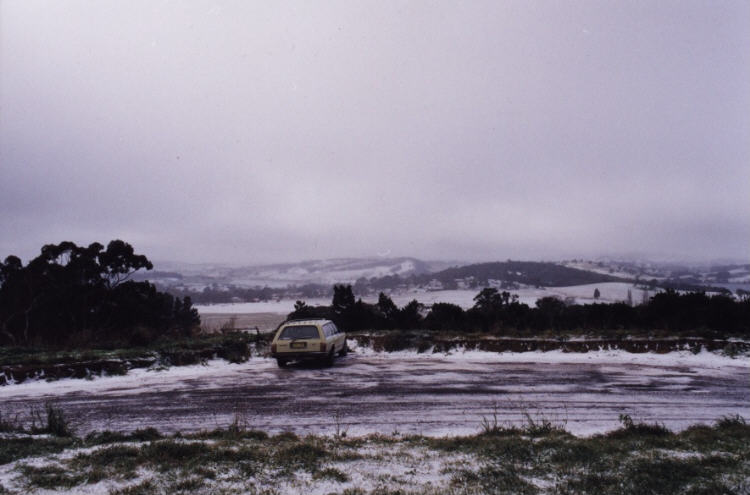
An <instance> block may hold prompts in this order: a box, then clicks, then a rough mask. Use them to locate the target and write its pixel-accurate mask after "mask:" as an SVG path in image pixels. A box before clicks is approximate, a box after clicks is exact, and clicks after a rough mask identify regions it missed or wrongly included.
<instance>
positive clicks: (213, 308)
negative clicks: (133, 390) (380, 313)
mask: <svg viewBox="0 0 750 495" xmlns="http://www.w3.org/2000/svg"><path fill="white" fill-rule="evenodd" d="M596 289H599V292H600V296H599V299H594V291H595V290H596ZM479 291H480V289H457V290H439V291H428V290H425V289H414V290H409V291H404V292H394V293H392V294H390V296H391V299H393V302H394V303H396V305H398V306H405V305H406V304H408V303H409V302H410V301H412V300H413V299H416V300H417V301H419V302H420V303H422V304H426V305H431V304H434V303H436V302H445V303H452V304H456V305H458V306H461V307H462V308H464V309H469V308H471V307H472V306H473V305H474V297H476V295H477V294H478V293H479ZM628 291H630V294H631V299H632V301H633V303H635V304H640V303H641V302H642V301H643V298H644V292H645V293H646V297H650V296H653V295H654V294H655V291H644V290H642V289H639V288H637V287H634V286H633V285H632V284H630V283H627V282H606V283H601V284H587V285H575V286H570V287H547V288H523V289H517V290H509V291H508V292H510V293H511V294H516V295H518V297H519V301H520V302H522V303H525V304H528V305H529V306H534V304H535V303H536V301H537V299H540V298H542V297H548V296H554V297H559V298H561V299H563V300H565V299H568V298H573V299H574V300H575V303H577V304H592V303H595V302H601V303H612V302H621V301H627V299H628ZM362 300H363V301H365V302H368V303H373V304H374V303H376V302H377V301H378V297H377V295H373V296H368V297H364V298H362ZM304 301H305V302H306V303H307V304H308V305H309V306H325V305H329V304H331V299H330V298H310V299H304ZM295 302H296V301H295V300H294V299H281V300H273V301H259V302H249V303H225V304H206V305H196V306H195V307H196V308H197V309H198V312H199V313H201V314H216V313H225V314H243V313H278V314H288V313H291V312H292V311H294V303H295Z"/></svg>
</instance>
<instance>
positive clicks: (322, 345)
mask: <svg viewBox="0 0 750 495" xmlns="http://www.w3.org/2000/svg"><path fill="white" fill-rule="evenodd" d="M320 352H326V343H325V342H321V343H320Z"/></svg>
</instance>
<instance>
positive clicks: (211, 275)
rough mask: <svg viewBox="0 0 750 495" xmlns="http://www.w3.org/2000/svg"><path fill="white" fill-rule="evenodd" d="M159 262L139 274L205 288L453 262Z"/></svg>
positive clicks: (313, 280) (318, 279) (397, 271)
mask: <svg viewBox="0 0 750 495" xmlns="http://www.w3.org/2000/svg"><path fill="white" fill-rule="evenodd" d="M158 266H159V270H162V271H153V272H144V273H139V274H137V277H138V278H142V279H149V280H151V281H152V282H154V283H159V284H162V285H165V286H172V287H174V286H178V287H182V288H185V289H191V290H202V289H203V288H204V287H208V286H223V287H229V286H234V287H241V288H252V287H271V288H284V287H289V286H304V285H309V284H315V285H322V286H326V287H329V288H330V286H331V285H333V284H335V283H350V284H351V283H354V282H355V281H357V280H359V279H368V280H369V279H372V278H381V277H388V276H389V277H411V276H416V275H422V274H426V273H429V272H433V271H436V270H440V269H443V268H445V267H446V266H450V265H449V264H448V263H445V262H427V261H422V260H419V259H416V258H410V257H401V258H338V259H327V260H312V261H302V262H299V263H278V264H272V265H255V266H237V265H234V266H232V265H211V264H195V265H191V264H178V263H159V264H158ZM167 270H168V271H167Z"/></svg>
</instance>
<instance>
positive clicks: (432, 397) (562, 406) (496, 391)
mask: <svg viewBox="0 0 750 495" xmlns="http://www.w3.org/2000/svg"><path fill="white" fill-rule="evenodd" d="M527 354H528V360H527V361H525V360H524V359H520V360H519V359H518V358H515V359H514V360H513V361H512V362H508V361H507V360H504V359H503V357H502V355H495V356H481V357H480V358H477V359H473V358H472V357H461V356H444V355H417V354H406V353H398V354H391V355H389V354H382V355H357V354H350V355H349V356H347V357H345V358H341V359H338V360H337V361H336V363H335V365H334V366H333V367H331V368H325V367H316V366H310V365H305V366H303V365H292V366H290V367H288V368H285V369H279V368H277V366H276V363H275V361H273V360H270V359H261V358H255V359H252V360H251V361H250V362H248V363H244V364H240V365H230V364H227V363H224V362H212V363H211V364H210V365H208V366H191V367H183V368H172V369H170V370H167V371H146V370H133V371H131V372H130V373H129V374H128V375H127V376H123V377H109V378H101V379H96V380H93V381H85V380H63V381H60V382H53V383H43V382H42V383H37V384H30V385H26V384H21V385H12V386H9V387H2V388H0V403H1V404H2V406H0V411H2V412H3V413H4V414H16V413H18V414H20V415H21V417H24V416H25V415H27V414H28V412H29V411H30V410H31V408H39V407H43V404H44V403H45V402H47V401H52V402H54V403H55V404H56V405H57V406H59V407H61V408H62V409H63V410H64V411H65V413H66V415H67V416H68V417H69V418H71V420H72V422H73V424H74V427H75V428H76V429H77V431H78V433H86V432H88V431H91V430H104V429H110V430H118V431H128V430H133V429H136V428H144V427H148V426H153V427H155V428H157V429H159V430H161V431H164V432H175V431H183V432H187V431H197V430H207V429H213V428H216V427H226V426H227V425H229V424H230V423H232V422H233V421H239V422H240V423H242V424H243V425H246V426H247V427H248V428H258V429H263V430H266V431H271V432H276V431H285V430H290V431H296V432H297V433H302V434H306V433H326V434H328V433H335V432H336V431H337V430H338V431H347V432H348V433H349V434H354V435H359V434H365V433H371V432H379V433H385V434H389V433H394V432H400V433H418V434H426V435H445V434H469V433H476V432H478V431H479V430H480V425H481V423H482V421H483V420H490V421H494V420H495V418H496V419H497V421H498V423H500V424H515V425H520V424H522V423H523V422H524V421H527V420H528V417H531V418H532V419H533V420H535V421H540V420H549V421H551V422H552V423H554V424H558V425H562V426H565V428H566V429H568V431H571V432H572V433H576V434H591V433H595V432H601V431H605V430H609V429H613V428H616V427H617V426H618V425H619V422H618V416H619V415H620V414H629V415H630V416H631V417H632V418H633V419H634V420H636V421H638V420H641V421H647V422H659V423H663V424H665V425H666V426H667V427H669V428H672V429H682V428H685V427H687V426H689V425H691V424H695V423H711V422H713V421H715V420H717V419H719V418H720V417H722V416H726V415H734V414H740V415H742V416H744V417H745V418H750V385H748V384H750V371H749V370H748V367H747V366H721V367H717V366H706V367H703V366H700V365H698V366H696V365H695V363H694V362H693V363H692V364H681V363H680V362H679V361H676V362H671V361H661V362H659V361H657V364H653V365H651V364H643V363H637V364H633V363H617V362H615V363H608V362H591V363H588V362H572V363H564V362H544V361H541V362H540V361H538V358H539V356H540V354H538V353H527Z"/></svg>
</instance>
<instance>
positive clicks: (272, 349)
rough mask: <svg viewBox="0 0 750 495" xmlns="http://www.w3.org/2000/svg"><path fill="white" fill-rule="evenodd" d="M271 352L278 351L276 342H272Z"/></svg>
mask: <svg viewBox="0 0 750 495" xmlns="http://www.w3.org/2000/svg"><path fill="white" fill-rule="evenodd" d="M271 352H276V344H271Z"/></svg>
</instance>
